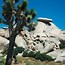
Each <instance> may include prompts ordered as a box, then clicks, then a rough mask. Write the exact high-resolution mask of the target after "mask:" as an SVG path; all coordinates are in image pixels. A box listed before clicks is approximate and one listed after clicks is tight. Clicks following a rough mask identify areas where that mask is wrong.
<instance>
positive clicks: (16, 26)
mask: <svg viewBox="0 0 65 65" xmlns="http://www.w3.org/2000/svg"><path fill="white" fill-rule="evenodd" d="M3 1H4V4H3V12H2V15H3V18H0V23H3V24H6V25H8V29H9V41H10V43H9V49H8V53H7V58H6V64H5V65H11V62H12V54H13V48H14V44H15V38H16V36H17V35H18V34H19V33H20V32H21V30H22V29H23V27H24V26H27V24H28V23H29V22H30V21H31V20H32V19H34V17H35V16H36V13H35V11H34V9H31V10H28V9H27V5H28V1H27V0H23V1H22V3H21V4H19V5H18V6H17V8H15V6H14V4H15V3H16V2H18V0H3Z"/></svg>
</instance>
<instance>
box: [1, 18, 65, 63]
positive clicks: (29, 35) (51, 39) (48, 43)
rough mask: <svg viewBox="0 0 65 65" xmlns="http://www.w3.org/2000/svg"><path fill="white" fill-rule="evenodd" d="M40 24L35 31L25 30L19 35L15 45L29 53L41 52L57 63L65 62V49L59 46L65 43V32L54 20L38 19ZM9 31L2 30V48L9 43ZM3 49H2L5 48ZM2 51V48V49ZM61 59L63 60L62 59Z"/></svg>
mask: <svg viewBox="0 0 65 65" xmlns="http://www.w3.org/2000/svg"><path fill="white" fill-rule="evenodd" d="M37 20H38V24H37V26H36V27H35V30H34V31H30V32H29V31H27V30H25V29H24V30H23V31H21V33H20V34H19V35H17V37H16V40H15V43H16V44H17V46H18V47H21V46H22V47H24V48H25V49H27V50H28V51H31V50H33V51H35V52H36V51H40V52H41V53H47V55H49V56H51V57H52V58H54V59H55V61H56V62H57V61H62V62H64V61H65V49H60V48H59V44H62V43H65V31H63V30H60V29H59V28H58V27H57V26H55V25H54V24H53V23H52V19H48V18H38V19H37ZM8 37H9V32H8V29H6V28H4V29H0V47H1V44H3V47H4V46H6V45H7V44H8V43H9V40H7V39H6V38H8ZM3 40H4V41H3ZM3 47H2V48H3ZM0 50H1V48H0ZM60 58H61V59H60Z"/></svg>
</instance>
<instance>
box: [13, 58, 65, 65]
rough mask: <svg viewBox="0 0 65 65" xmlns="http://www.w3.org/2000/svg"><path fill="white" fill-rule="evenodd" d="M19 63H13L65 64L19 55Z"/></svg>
mask: <svg viewBox="0 0 65 65" xmlns="http://www.w3.org/2000/svg"><path fill="white" fill-rule="evenodd" d="M17 59H18V62H19V64H14V63H12V65H65V64H63V63H56V62H54V61H51V62H49V61H40V60H35V59H34V58H28V57H27V58H24V57H17Z"/></svg>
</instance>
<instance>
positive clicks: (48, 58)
mask: <svg viewBox="0 0 65 65" xmlns="http://www.w3.org/2000/svg"><path fill="white" fill-rule="evenodd" d="M41 56H42V58H43V59H42V58H40V60H41V61H43V60H48V61H52V60H53V59H52V57H51V56H49V55H46V54H44V53H42V54H41Z"/></svg>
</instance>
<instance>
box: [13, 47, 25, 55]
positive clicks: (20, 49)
mask: <svg viewBox="0 0 65 65" xmlns="http://www.w3.org/2000/svg"><path fill="white" fill-rule="evenodd" d="M24 50H25V49H24V48H23V47H16V48H15V49H14V51H13V56H14V55H17V54H18V53H22V52H23V51H24Z"/></svg>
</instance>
